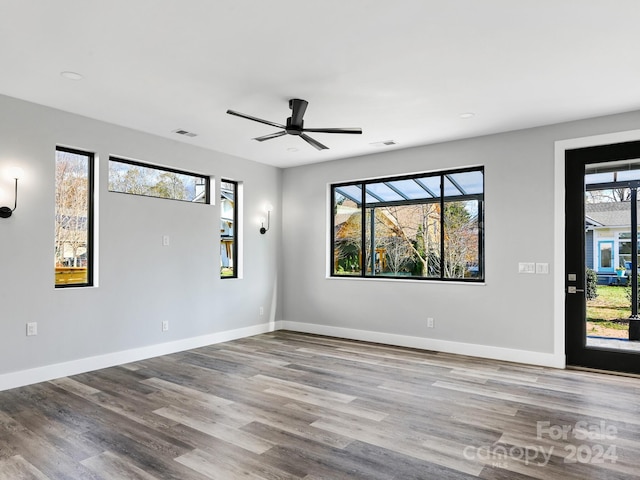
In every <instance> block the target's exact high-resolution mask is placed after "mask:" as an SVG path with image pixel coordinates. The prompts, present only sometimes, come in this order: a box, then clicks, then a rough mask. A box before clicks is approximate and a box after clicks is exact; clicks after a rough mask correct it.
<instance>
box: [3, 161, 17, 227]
mask: <svg viewBox="0 0 640 480" xmlns="http://www.w3.org/2000/svg"><path fill="white" fill-rule="evenodd" d="M21 176H22V169H20V168H12V169H11V170H9V175H8V177H9V178H13V179H14V180H15V189H14V192H13V198H14V200H13V208H10V207H0V218H9V217H10V216H11V214H12V213H13V211H14V210H15V209H16V208H18V179H19V178H20V177H21Z"/></svg>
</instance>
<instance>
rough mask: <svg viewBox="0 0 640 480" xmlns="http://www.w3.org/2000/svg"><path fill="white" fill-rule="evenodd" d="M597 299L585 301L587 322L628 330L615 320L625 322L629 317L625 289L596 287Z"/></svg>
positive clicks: (605, 286)
mask: <svg viewBox="0 0 640 480" xmlns="http://www.w3.org/2000/svg"><path fill="white" fill-rule="evenodd" d="M597 292H598V297H597V298H596V299H595V300H587V321H588V322H598V323H602V326H606V327H607V328H615V329H620V330H622V329H626V328H628V327H627V326H626V325H625V324H620V323H617V322H616V320H627V319H628V318H629V316H630V315H631V305H630V302H629V299H627V289H626V288H625V287H613V286H612V287H610V286H607V285H598V289H597Z"/></svg>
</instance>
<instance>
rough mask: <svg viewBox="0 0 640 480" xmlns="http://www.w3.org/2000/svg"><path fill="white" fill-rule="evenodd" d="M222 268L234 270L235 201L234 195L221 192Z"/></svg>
mask: <svg viewBox="0 0 640 480" xmlns="http://www.w3.org/2000/svg"><path fill="white" fill-rule="evenodd" d="M220 194H221V196H220V266H221V267H222V268H233V267H234V265H233V241H234V232H233V229H234V225H233V222H234V204H235V202H234V199H233V193H230V192H227V191H225V190H222V191H221V192H220Z"/></svg>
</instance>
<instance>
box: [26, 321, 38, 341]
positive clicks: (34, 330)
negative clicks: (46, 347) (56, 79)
mask: <svg viewBox="0 0 640 480" xmlns="http://www.w3.org/2000/svg"><path fill="white" fill-rule="evenodd" d="M33 335H38V323H37V322H29V323H27V336H29V337H31V336H33Z"/></svg>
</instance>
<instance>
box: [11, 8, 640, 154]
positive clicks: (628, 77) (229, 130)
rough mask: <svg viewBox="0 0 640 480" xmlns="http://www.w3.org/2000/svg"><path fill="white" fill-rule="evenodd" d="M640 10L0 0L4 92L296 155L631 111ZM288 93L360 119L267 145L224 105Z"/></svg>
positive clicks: (278, 117)
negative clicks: (347, 130) (308, 138)
mask: <svg viewBox="0 0 640 480" xmlns="http://www.w3.org/2000/svg"><path fill="white" fill-rule="evenodd" d="M639 23H640V0H396V1H394V2H391V1H383V0H378V1H372V0H322V1H320V0H318V1H315V2H313V1H311V0H307V1H305V0H296V1H294V0H270V1H265V0H233V1H232V0H227V1H221V0H216V1H214V0H181V1H179V0H109V1H104V0H56V1H51V0H0V66H1V67H0V72H1V73H0V93H1V94H5V95H9V96H12V97H17V98H21V99H25V100H29V101H32V102H36V103H40V104H43V105H48V106H51V107H55V108H59V109H62V110H66V111H69V112H74V113H78V114H81V115H85V116H88V117H92V118H96V119H100V120H104V121H107V122H111V123H115V124H119V125H124V126H127V127H131V128H134V129H137V130H141V131H144V132H149V133H152V134H156V135H160V136H163V137H167V138H173V139H176V140H178V141H183V142H185V143H190V144H194V145H199V146H202V147H206V148H210V149H213V150H217V151H221V152H225V153H229V154H232V155H236V156H240V157H244V158H248V159H251V160H255V161H258V162H263V163H267V164H271V165H275V166H279V167H289V166H294V165H302V164H306V163H313V162H320V161H325V160H334V159H340V158H345V157H350V156H356V155H364V154H368V153H376V152H380V151H381V150H382V149H384V148H386V149H393V148H406V147H410V146H416V145H424V144H429V143H435V142H441V141H446V140H452V139H459V138H465V137H471V136H477V135H482V134H487V133H494V132H501V131H507V130H514V129H520V128H526V127H531V126H537V125H544V124H550V123H556V122H563V121H567V120H573V119H580V118H587V117H593V116H599V115H604V114H610V113H618V112H624V111H631V110H635V109H640V28H638V24H639ZM63 71H73V72H78V73H81V74H82V75H83V76H84V79H83V80H78V81H74V80H68V79H66V78H63V77H62V76H61V75H60V73H61V72H63ZM290 98H302V99H305V100H307V101H308V102H309V107H308V109H307V112H306V115H305V126H306V127H362V129H363V131H364V133H363V135H339V134H312V136H313V137H314V138H316V139H317V140H319V141H320V142H322V143H324V144H326V145H327V146H329V147H330V150H325V151H316V150H315V149H314V148H312V147H311V146H310V145H308V144H307V143H305V142H304V141H303V140H302V139H300V138H296V137H294V136H290V135H287V136H285V137H280V138H276V139H273V140H269V141H267V142H264V143H260V142H256V141H254V140H252V138H253V137H258V136H261V135H266V134H268V133H272V132H275V131H277V129H276V128H273V127H270V126H268V125H263V124H259V123H255V122H251V121H249V120H245V119H242V118H238V117H234V116H231V115H227V114H226V113H225V112H226V110H227V109H233V110H236V111H239V112H242V113H246V114H249V115H252V116H256V117H260V118H264V119H267V120H270V121H274V122H276V123H285V121H286V117H288V116H289V114H290V110H289V109H288V104H287V102H288V100H289V99H290ZM465 112H474V113H475V116H474V117H473V118H470V119H462V118H460V114H462V113H465ZM178 128H180V129H185V130H188V131H191V132H195V133H197V134H198V136H197V137H194V138H185V137H181V136H179V135H177V134H175V133H172V132H173V131H174V130H176V129H178ZM387 140H394V141H395V142H397V145H396V146H392V147H375V146H373V145H371V144H372V143H376V142H383V141H387ZM295 149H297V150H296V151H292V150H295Z"/></svg>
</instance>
